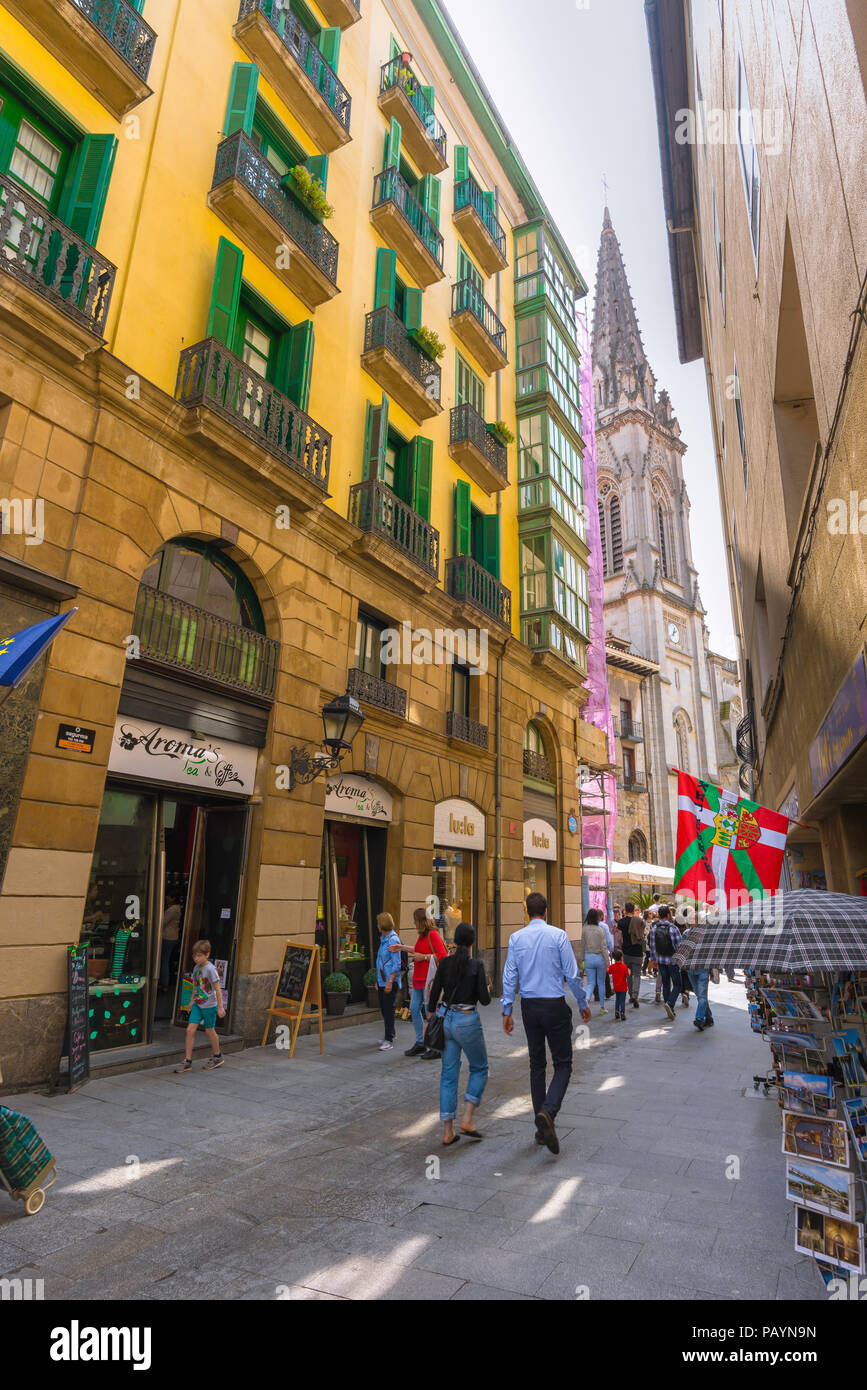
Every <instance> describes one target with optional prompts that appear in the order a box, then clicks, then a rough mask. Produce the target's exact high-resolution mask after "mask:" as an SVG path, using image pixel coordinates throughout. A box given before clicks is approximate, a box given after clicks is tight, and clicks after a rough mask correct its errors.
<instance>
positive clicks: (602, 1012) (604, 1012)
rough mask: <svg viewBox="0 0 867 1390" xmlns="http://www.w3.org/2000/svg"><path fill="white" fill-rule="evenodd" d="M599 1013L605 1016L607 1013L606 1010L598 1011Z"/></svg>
mask: <svg viewBox="0 0 867 1390" xmlns="http://www.w3.org/2000/svg"><path fill="white" fill-rule="evenodd" d="M599 1012H600V1013H601V1014H607V1013H608V1010H607V1009H600V1010H599Z"/></svg>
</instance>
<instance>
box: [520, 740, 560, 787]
mask: <svg viewBox="0 0 867 1390" xmlns="http://www.w3.org/2000/svg"><path fill="white" fill-rule="evenodd" d="M524 776H525V777H533V778H535V780H536V781H537V782H553V780H554V775H553V773H552V771H551V763H550V760H549V759H548V758H546V757H545V754H544V753H531V752H530V749H529V748H525V749H524Z"/></svg>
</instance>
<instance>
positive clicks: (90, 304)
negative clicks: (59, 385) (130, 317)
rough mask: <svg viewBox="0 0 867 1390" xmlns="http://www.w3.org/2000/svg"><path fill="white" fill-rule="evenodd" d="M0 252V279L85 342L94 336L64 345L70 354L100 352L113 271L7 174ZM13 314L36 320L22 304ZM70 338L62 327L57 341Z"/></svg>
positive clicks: (1, 197)
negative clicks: (57, 314) (8, 279)
mask: <svg viewBox="0 0 867 1390" xmlns="http://www.w3.org/2000/svg"><path fill="white" fill-rule="evenodd" d="M0 247H2V248H3V249H2V252H0V275H9V276H12V277H13V278H14V279H15V280H17V281H18V282H19V283H20V284H21V285H23V286H26V288H27V289H28V290H30V291H32V293H33V294H34V295H37V296H38V297H39V298H40V299H41V300H45V301H47V303H48V304H51V305H52V306H53V307H54V308H55V309H59V310H60V311H61V313H62V314H64V315H66V316H68V318H69V319H71V320H72V321H73V322H74V323H75V324H76V325H77V327H78V328H79V329H83V330H85V334H86V336H87V338H90V337H91V335H92V336H93V340H92V341H90V342H88V343H87V344H86V345H81V346H80V348H75V347H74V345H73V344H71V343H70V344H67V347H68V349H69V351H70V352H72V353H73V355H74V356H76V357H83V356H84V355H85V352H87V351H94V350H95V349H96V348H97V347H99V346H100V343H101V341H102V339H103V337H104V335H105V322H106V318H107V317H108V306H109V304H110V302H111V292H112V290H113V288H114V280H115V276H116V274H117V269H116V267H115V266H113V265H112V264H111V262H110V261H107V260H106V258H105V257H104V256H102V255H100V253H99V252H98V251H96V250H94V248H93V247H92V246H89V245H88V244H87V242H86V241H83V240H82V239H81V237H80V236H77V235H76V233H75V232H73V231H70V229H69V227H67V226H65V225H64V223H63V222H61V221H59V220H58V218H56V217H54V216H52V214H51V213H50V212H48V211H47V210H46V208H45V204H44V203H41V202H40V201H39V199H38V198H34V197H33V196H32V195H31V194H30V193H25V191H24V189H23V188H21V187H20V186H19V185H18V184H17V183H15V181H14V180H13V179H11V178H9V177H8V175H5V174H4V175H0ZM6 298H7V297H6V295H4V296H3V299H4V301H5V300H6ZM6 307H10V308H11V306H9V305H8V304H7V306H6ZM11 311H12V312H13V313H16V315H20V314H23V315H25V317H26V316H28V315H29V316H30V317H32V318H34V319H35V318H37V315H36V314H35V312H34V311H33V310H28V306H27V305H25V304H21V305H19V306H17V308H14V309H11ZM68 332H69V327H68V325H67V324H66V323H64V324H63V328H62V332H61V336H63V333H68Z"/></svg>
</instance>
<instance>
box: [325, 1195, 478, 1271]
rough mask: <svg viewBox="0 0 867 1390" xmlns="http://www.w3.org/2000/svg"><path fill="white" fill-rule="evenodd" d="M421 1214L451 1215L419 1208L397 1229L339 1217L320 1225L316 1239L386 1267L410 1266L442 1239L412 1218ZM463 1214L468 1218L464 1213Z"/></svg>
mask: <svg viewBox="0 0 867 1390" xmlns="http://www.w3.org/2000/svg"><path fill="white" fill-rule="evenodd" d="M419 1211H438V1212H442V1213H445V1214H449V1208H447V1207H419V1208H417V1209H416V1210H415V1211H411V1212H410V1213H409V1215H408V1216H403V1217H401V1220H400V1223H399V1224H398V1225H395V1226H386V1225H383V1224H382V1223H381V1222H374V1221H348V1220H346V1219H344V1218H343V1217H338V1218H337V1219H335V1220H334V1221H323V1222H321V1223H320V1225H319V1228H318V1231H317V1236H318V1238H319V1239H321V1240H324V1241H325V1242H326V1243H327V1244H328V1245H332V1246H333V1247H334V1249H335V1250H344V1251H345V1252H346V1254H347V1255H365V1256H369V1257H370V1258H371V1259H375V1260H383V1261H385V1262H386V1263H387V1264H397V1265H411V1264H412V1263H413V1261H414V1260H417V1259H418V1257H419V1255H421V1254H423V1253H424V1251H425V1250H427V1249H428V1248H429V1246H431V1245H432V1244H434V1243H435V1242H436V1241H437V1240H439V1238H440V1234H441V1232H439V1231H436V1230H428V1231H426V1230H425V1229H424V1228H423V1226H422V1225H421V1224H420V1223H418V1222H414V1220H413V1218H415V1217H417V1216H418V1213H419ZM455 1215H457V1213H455ZM460 1215H461V1216H462V1217H464V1218H465V1217H466V1213H465V1212H462V1213H460Z"/></svg>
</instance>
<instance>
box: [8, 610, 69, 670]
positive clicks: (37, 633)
mask: <svg viewBox="0 0 867 1390" xmlns="http://www.w3.org/2000/svg"><path fill="white" fill-rule="evenodd" d="M77 612H78V609H77V608H70V610H69V612H68V613H61V614H60V616H59V617H57V618H46V620H45V622H43V623H35V624H34V626H33V627H25V628H23V629H22V630H21V632H16V633H15V635H14V636H13V637H0V685H9V686H16V685H18V683H19V681H22V680H23V679H24V677H25V676H26V675H27V672H28V671H29V670H30V667H31V666H32V665H33V663H34V661H37V660H38V659H39V657H40V656H41V655H42V653H43V652H44V651H45V648H46V647H48V646H50V644H51V643H52V642H53V641H54V639H55V637H56V636H57V634H58V632H59V631H60V629H61V628H62V627H63V626H64V625H65V624H66V623H68V622H69V619H70V618H71V617H72V615H73V613H77Z"/></svg>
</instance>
